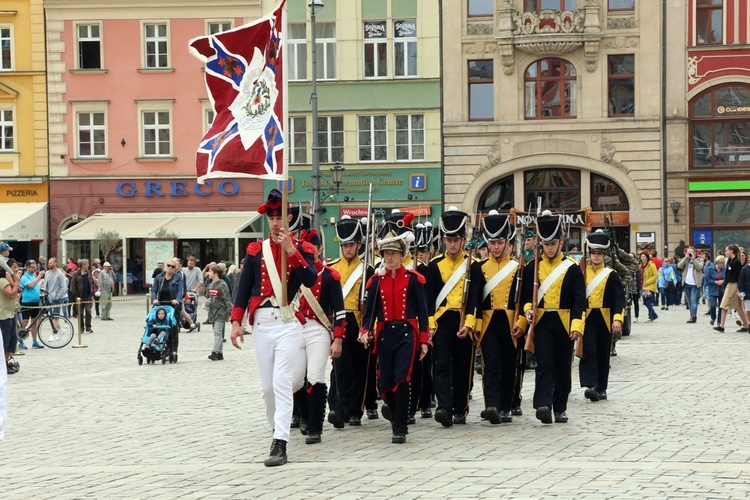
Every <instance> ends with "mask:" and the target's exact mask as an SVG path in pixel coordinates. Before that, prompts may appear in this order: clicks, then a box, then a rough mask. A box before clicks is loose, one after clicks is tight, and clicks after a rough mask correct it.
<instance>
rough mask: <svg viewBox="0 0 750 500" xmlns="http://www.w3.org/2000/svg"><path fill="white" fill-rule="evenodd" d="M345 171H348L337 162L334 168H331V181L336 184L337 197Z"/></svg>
mask: <svg viewBox="0 0 750 500" xmlns="http://www.w3.org/2000/svg"><path fill="white" fill-rule="evenodd" d="M344 170H346V169H345V168H344V167H342V166H341V164H340V163H339V162H336V163H335V164H334V165H333V167H331V180H332V181H333V183H334V184H336V194H337V195H338V194H339V186H340V185H341V183H342V182H343V181H344Z"/></svg>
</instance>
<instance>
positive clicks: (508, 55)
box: [498, 43, 516, 76]
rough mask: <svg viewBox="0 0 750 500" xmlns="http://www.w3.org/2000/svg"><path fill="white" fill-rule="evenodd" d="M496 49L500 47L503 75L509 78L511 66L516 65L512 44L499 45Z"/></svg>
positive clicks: (511, 70)
mask: <svg viewBox="0 0 750 500" xmlns="http://www.w3.org/2000/svg"><path fill="white" fill-rule="evenodd" d="M498 47H500V62H502V64H503V73H505V74H506V75H508V76H510V75H512V74H513V66H514V65H515V63H516V59H515V52H514V50H513V44H510V43H503V44H499V45H498Z"/></svg>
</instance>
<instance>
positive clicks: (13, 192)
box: [0, 183, 48, 203]
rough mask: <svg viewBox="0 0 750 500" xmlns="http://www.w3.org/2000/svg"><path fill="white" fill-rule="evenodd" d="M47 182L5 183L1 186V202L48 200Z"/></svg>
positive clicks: (44, 201) (43, 201)
mask: <svg viewBox="0 0 750 500" xmlns="http://www.w3.org/2000/svg"><path fill="white" fill-rule="evenodd" d="M47 198H48V196H47V184H46V183H39V184H31V183H29V184H3V185H2V187H0V203H33V202H42V203H46V202H47Z"/></svg>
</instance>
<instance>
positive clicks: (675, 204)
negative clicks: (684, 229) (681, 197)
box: [669, 200, 682, 222]
mask: <svg viewBox="0 0 750 500" xmlns="http://www.w3.org/2000/svg"><path fill="white" fill-rule="evenodd" d="M681 205H682V203H681V202H679V201H677V200H672V201H670V202H669V206H670V208H671V209H672V214H673V215H674V221H675V222H680V219H679V217H678V216H677V215H678V214H679V212H680V206H681Z"/></svg>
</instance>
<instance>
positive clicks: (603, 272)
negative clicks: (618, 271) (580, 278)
mask: <svg viewBox="0 0 750 500" xmlns="http://www.w3.org/2000/svg"><path fill="white" fill-rule="evenodd" d="M611 272H612V268H609V267H605V268H604V269H602V270H601V271H599V274H597V275H596V276H594V279H592V280H591V283H589V284H588V285H586V298H587V299H588V298H589V296H590V295H591V294H592V293H594V290H596V287H598V286H599V284H600V283H601V282H602V281H604V280H606V279H607V276H609V273H611Z"/></svg>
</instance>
